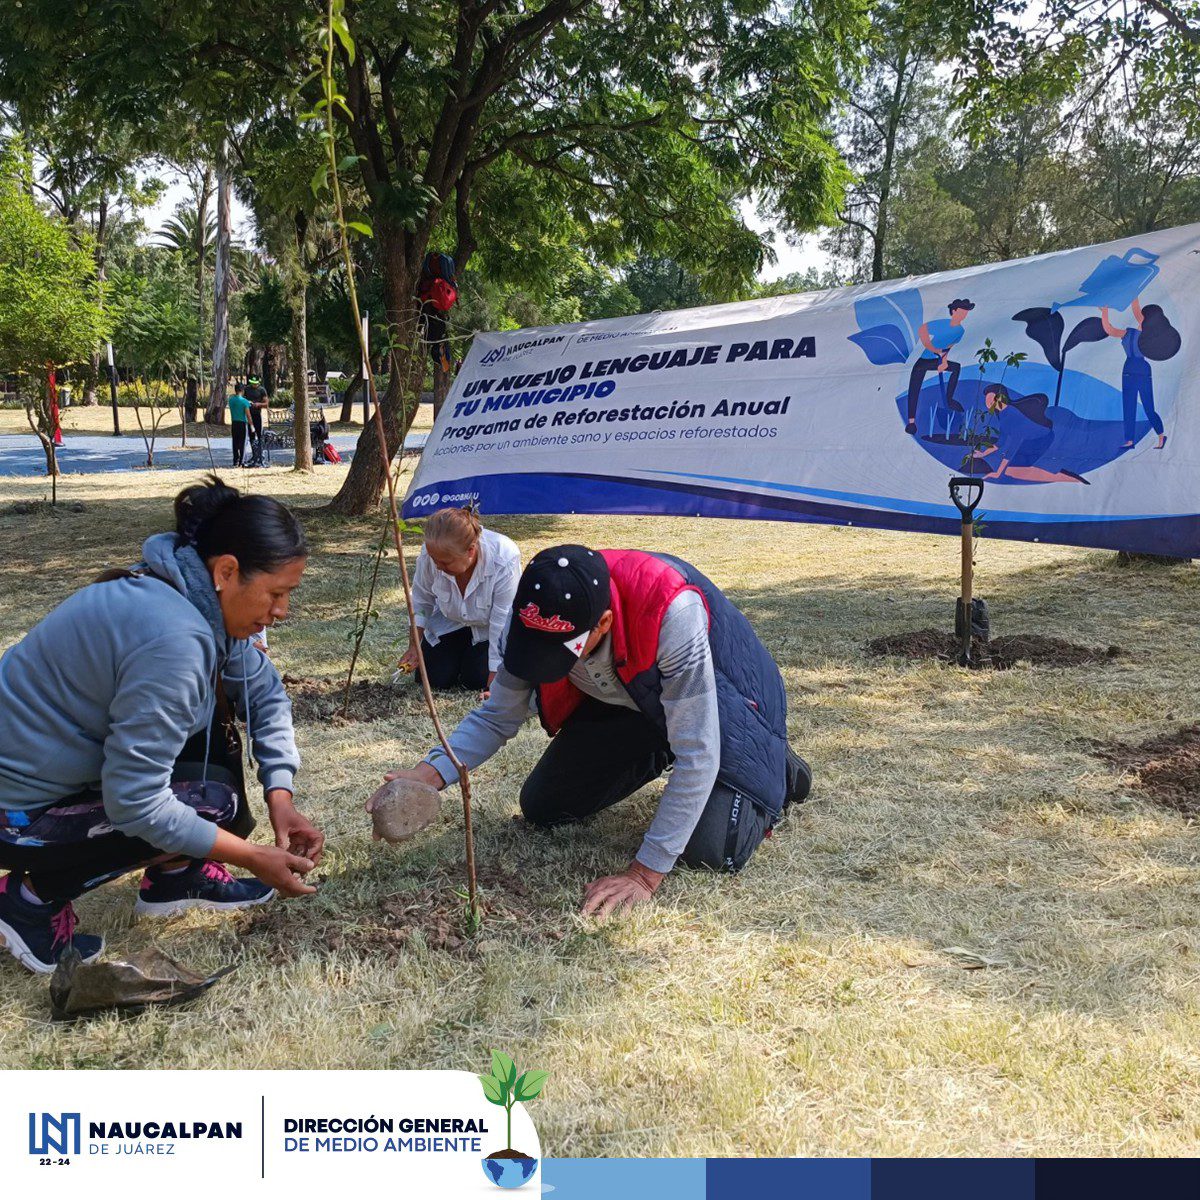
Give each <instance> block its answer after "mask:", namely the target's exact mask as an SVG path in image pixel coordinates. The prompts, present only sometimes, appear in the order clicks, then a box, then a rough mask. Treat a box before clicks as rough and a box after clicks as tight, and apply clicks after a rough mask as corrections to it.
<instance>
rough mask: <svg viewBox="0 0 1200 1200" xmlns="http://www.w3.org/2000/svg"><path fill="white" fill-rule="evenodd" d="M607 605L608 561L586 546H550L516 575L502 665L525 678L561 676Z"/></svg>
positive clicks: (540, 680) (543, 680) (544, 679)
mask: <svg viewBox="0 0 1200 1200" xmlns="http://www.w3.org/2000/svg"><path fill="white" fill-rule="evenodd" d="M611 607H612V594H611V592H610V591H609V582H608V564H607V563H606V562H605V561H604V557H603V555H602V554H601V553H600V552H599V551H598V550H589V549H588V548H587V547H586V546H551V547H550V549H549V550H543V551H542V552H541V553H540V554H538V555H536V556H535V557H534V559H533V560H532V561H531V562H530V564H529V566H527V567H526V568H525V570H524V572H523V573H522V575H521V580H520V582H519V583H518V584H517V595H516V598H515V599H514V600H513V615H512V620H511V621H510V622H509V626H508V638H507V640H506V641H505V644H504V666H505V669H506V670H507V671H508V673H509V674H510V675H515V676H516V677H517V678H518V679H523V680H525V681H526V682H527V683H553V682H554V681H555V680H556V679H564V678H566V676H567V675H569V674H570V673H571V668H572V667H573V666H574V665H575V664H576V663H577V662H578V661H579V656H580V655H581V654H582V653H583V647H584V645H585V643H586V642H587V639H588V634H589V633H591V631H592V630H593V629H595V628H596V626H597V625H598V624H599V623H600V618H601V617H602V616H603V615H604V614H605V612H606V611H607V610H608V609H610V608H611Z"/></svg>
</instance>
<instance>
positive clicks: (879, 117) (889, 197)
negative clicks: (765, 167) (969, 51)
mask: <svg viewBox="0 0 1200 1200" xmlns="http://www.w3.org/2000/svg"><path fill="white" fill-rule="evenodd" d="M953 14H954V10H953V9H952V8H951V7H949V6H945V5H943V6H941V7H935V6H934V5H932V4H929V3H927V0H881V3H879V4H877V5H876V6H875V8H874V9H873V10H872V19H871V38H870V41H869V43H868V48H867V55H866V62H865V64H864V68H863V71H862V74H861V76H860V77H859V78H858V79H857V80H856V81H855V83H854V86H853V88H852V90H851V93H850V95H849V96H848V97H847V100H846V105H845V108H844V110H843V111H842V113H841V114H840V116H839V120H838V123H837V132H838V145H839V146H840V148H841V149H842V152H843V153H844V155H845V157H846V161H847V163H848V164H849V166H850V167H851V168H852V169H853V171H854V172H855V179H854V182H853V184H852V185H851V186H850V188H848V189H847V193H846V200H845V204H844V205H843V207H842V210H841V212H840V213H839V214H838V224H837V225H836V226H835V227H834V230H833V234H832V236H831V237H829V238H827V239H826V242H827V246H828V249H830V250H831V251H832V252H833V253H834V254H835V255H836V256H837V257H838V258H841V259H843V260H847V261H850V262H855V263H861V264H862V273H863V274H864V275H866V277H867V278H869V279H871V280H880V279H883V278H884V277H885V270H886V264H887V262H888V242H889V239H890V236H891V234H892V226H893V220H892V202H893V196H894V193H895V190H896V186H897V179H898V177H899V175H900V173H901V172H902V171H903V169H904V166H905V164H906V162H907V160H908V158H909V157H910V155H911V154H912V152H913V150H914V148H915V147H917V146H918V145H919V144H920V142H921V140H922V137H923V135H926V134H928V133H929V131H930V129H931V127H932V128H934V129H936V128H939V127H940V128H941V129H943V130H944V129H946V127H947V125H948V124H949V122H950V120H951V109H952V104H951V97H950V95H949V94H948V88H946V87H945V85H941V86H940V87H939V85H938V83H937V82H936V79H935V74H934V69H935V66H936V65H937V63H938V62H939V61H940V60H942V59H945V58H948V57H949V56H950V55H951V54H952V52H953V48H954V45H955V43H956V41H959V40H961V39H962V38H963V37H964V31H963V30H962V28H961V26H959V27H958V29H957V33H956V27H955V24H954V21H953Z"/></svg>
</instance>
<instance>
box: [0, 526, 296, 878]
mask: <svg viewBox="0 0 1200 1200" xmlns="http://www.w3.org/2000/svg"><path fill="white" fill-rule="evenodd" d="M142 553H143V555H144V556H145V560H144V562H143V563H142V564H141V567H142V568H143V569H148V570H149V571H150V572H151V573H152V574H149V575H143V576H141V577H139V578H133V579H118V580H113V581H112V582H109V583H94V584H92V585H91V586H89V587H85V588H83V589H82V590H81V591H78V592H76V593H75V594H74V595H73V596H71V597H70V598H69V599H68V600H66V601H64V603H62V604H60V605H59V606H58V608H56V609H55V610H54V611H53V612H51V613H50V614H49V615H48V616H46V617H45V618H44V619H43V620H41V621H39V622H38V624H37V625H35V626H34V627H33V628H32V629H31V630H30V631H29V632H28V633H27V634H26V635H25V637H24V638H23V639H22V640H21V641H20V642H18V643H17V644H16V645H15V646H12V647H10V648H9V649H8V650H7V651H5V653H4V655H3V657H0V808H7V809H16V810H24V811H28V810H30V809H35V808H40V807H43V806H45V805H47V804H51V803H53V802H54V801H56V800H61V799H62V798H63V797H65V796H69V795H71V794H73V793H75V792H78V791H81V790H83V789H84V788H87V787H99V788H100V790H101V793H102V795H103V797H104V810H105V813H106V814H107V816H108V819H109V820H110V821H111V823H112V825H113V828H115V829H117V830H119V831H120V832H121V833H124V834H127V835H129V836H130V837H137V838H142V839H143V840H145V841H147V842H149V843H150V844H151V845H153V846H157V847H158V848H159V849H161V850H163V851H165V852H167V853H170V854H184V855H187V856H188V857H190V858H203V857H205V856H206V855H207V854H208V852H209V851H210V850H211V849H212V846H213V842H214V841H215V840H216V836H217V833H216V826H215V825H213V824H212V822H211V821H206V820H204V818H202V817H201V816H199V815H198V814H197V813H196V812H195V811H194V810H192V809H191V808H189V807H188V806H187V805H186V804H183V803H182V802H180V801H179V800H177V799H176V798H175V797H174V795H173V794H172V793H171V789H170V786H169V785H170V781H171V770H172V767H173V765H174V763H175V760H176V758H177V757H178V755H179V752H180V751H181V750H182V749H183V745H184V743H185V742H186V741H187V739H188V738H189V737H191V736H192V735H193V734H195V733H199V732H200V731H202V730H204V729H206V728H207V727H208V725H209V723H210V722H211V720H212V716H213V710H214V707H215V704H216V691H215V687H216V677H217V671H218V670H219V671H221V673H222V676H223V678H224V680H225V685H226V689H227V694H228V696H229V700H230V704H231V705H233V707H234V708H235V710H236V711H237V712H238V713H239V714H240V715H242V716H243V718H244V719H245V721H246V726H247V731H248V732H249V735H250V743H251V746H252V748H253V751H254V757H255V759H256V760H257V763H258V778H259V780H260V781H261V783H262V785H263V788H264V789H269V788H276V787H281V788H287V789H289V790H291V789H292V781H293V779H294V777H295V774H296V771H297V769H298V768H299V766H300V757H299V755H298V754H297V752H296V741H295V737H294V736H293V733H292V706H291V702H290V701H289V700H288V698H287V693H286V692H285V691H284V687H283V681H282V680H281V679H280V678H279V672H278V671H276V670H275V667H274V666H273V665H272V663H271V661H270V659H268V658H267V656H266V655H265V654H263V653H262V652H261V651H259V650H257V649H255V648H254V647H253V646H251V645H250V644H249V642H246V641H238V640H234V639H232V638H230V637H229V636H228V635H227V634H226V633H225V626H224V622H223V621H222V619H221V608H220V603H219V602H218V600H217V595H216V592H215V590H214V589H213V586H212V578H211V576H210V575H209V573H208V569H207V568H206V567H205V566H204V564H203V562H201V560H200V557H199V555H198V554H197V553H196V551H195V550H194V549H193V548H192V547H190V546H187V547H181V546H179V544H178V539H177V538H176V536H175V535H174V534H171V533H163V534H156V535H155V536H154V537H151V538H149V539H147V541H146V543H145V545H144V546H143V547H142Z"/></svg>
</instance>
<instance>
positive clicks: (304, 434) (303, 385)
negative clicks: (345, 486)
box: [292, 268, 313, 471]
mask: <svg viewBox="0 0 1200 1200" xmlns="http://www.w3.org/2000/svg"><path fill="white" fill-rule="evenodd" d="M294 274H295V276H296V281H295V286H294V288H293V291H292V404H293V405H294V406H295V407H294V408H293V410H292V411H293V412H294V413H295V417H294V420H293V424H292V431H293V434H294V437H295V442H296V470H297V471H311V470H312V468H313V460H312V441H311V439H310V438H309V436H308V423H309V420H310V419H311V414H310V411H309V403H308V330H307V319H306V312H305V310H306V307H307V304H308V285H307V284H306V282H305V279H304V274H303V272H302V271H301V270H300V269H299V268H297V270H296V271H295V272H294Z"/></svg>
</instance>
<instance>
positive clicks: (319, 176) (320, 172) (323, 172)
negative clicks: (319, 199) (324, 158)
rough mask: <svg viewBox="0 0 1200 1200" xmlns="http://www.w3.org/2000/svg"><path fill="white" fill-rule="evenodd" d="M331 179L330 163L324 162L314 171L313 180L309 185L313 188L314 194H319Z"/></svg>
mask: <svg viewBox="0 0 1200 1200" xmlns="http://www.w3.org/2000/svg"><path fill="white" fill-rule="evenodd" d="M328 181H329V164H328V163H322V164H321V165H320V166H319V167H318V168H317V169H316V170H315V171H314V172H313V177H312V182H311V183H310V184H309V185H308V186H309V187H311V188H312V193H313V195H314V196H316V195H319V194H320V193H321V192H322V191H323V190H324V189H325V184H326V183H327V182H328Z"/></svg>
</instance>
